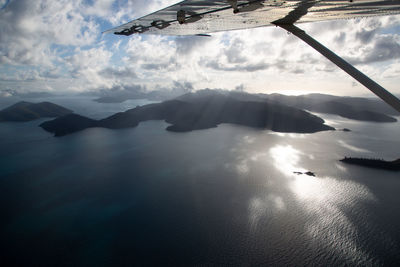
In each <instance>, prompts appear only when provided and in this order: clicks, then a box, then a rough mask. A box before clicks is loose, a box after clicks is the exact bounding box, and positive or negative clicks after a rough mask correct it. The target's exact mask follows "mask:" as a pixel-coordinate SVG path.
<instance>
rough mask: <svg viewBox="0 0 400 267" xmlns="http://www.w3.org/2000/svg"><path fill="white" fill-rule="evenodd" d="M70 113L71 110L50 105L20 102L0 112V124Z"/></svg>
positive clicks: (47, 103) (46, 103) (48, 103)
mask: <svg viewBox="0 0 400 267" xmlns="http://www.w3.org/2000/svg"><path fill="white" fill-rule="evenodd" d="M70 113H72V111H71V110H69V109H67V108H64V107H62V106H59V105H56V104H53V103H50V102H42V103H31V102H25V101H21V102H18V103H16V104H14V105H12V106H10V107H8V108H5V109H3V110H1V111H0V122H2V121H14V122H24V121H31V120H36V119H40V118H54V117H60V116H64V115H67V114H70Z"/></svg>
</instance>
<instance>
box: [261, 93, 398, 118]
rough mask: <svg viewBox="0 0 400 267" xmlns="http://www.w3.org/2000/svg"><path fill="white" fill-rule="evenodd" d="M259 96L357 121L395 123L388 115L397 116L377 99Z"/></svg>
mask: <svg viewBox="0 0 400 267" xmlns="http://www.w3.org/2000/svg"><path fill="white" fill-rule="evenodd" d="M261 95H262V96H263V97H264V98H267V99H271V100H275V101H278V102H280V103H282V104H285V105H288V106H292V107H296V108H299V109H305V110H308V111H311V112H318V113H326V114H334V115H338V116H341V117H343V118H347V119H352V120H357V121H370V122H381V123H384V122H397V119H396V118H395V117H393V116H389V115H388V114H390V115H397V112H396V111H395V110H394V109H393V108H391V107H390V106H388V105H386V104H385V103H384V102H383V101H379V100H378V99H368V98H361V97H340V96H333V95H326V94H308V95H300V96H287V95H281V94H270V95H266V94H261Z"/></svg>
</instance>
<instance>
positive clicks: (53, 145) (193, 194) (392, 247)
mask: <svg viewBox="0 0 400 267" xmlns="http://www.w3.org/2000/svg"><path fill="white" fill-rule="evenodd" d="M43 100H49V101H52V102H54V103H56V104H61V105H64V106H65V107H67V108H71V109H73V110H75V111H76V112H77V113H79V114H81V115H86V116H90V117H92V118H102V117H105V116H108V115H111V114H113V113H115V112H118V111H124V110H126V109H128V108H130V107H135V106H136V105H143V104H146V103H149V102H148V101H146V100H130V101H129V102H124V103H123V104H100V103H95V102H93V101H91V99H90V98H89V97H86V98H82V97H79V98H78V97H77V98H73V97H71V98H50V99H43ZM318 115H320V116H321V117H322V118H324V119H325V120H326V123H327V124H328V125H330V126H333V127H335V128H338V129H342V128H349V129H350V130H351V132H343V131H326V132H319V133H315V134H286V133H285V134H282V133H275V132H271V131H269V130H260V129H253V128H248V127H242V126H237V125H231V124H222V125H219V126H218V127H217V128H213V129H207V130H199V131H193V132H189V133H172V132H167V131H165V128H166V127H167V126H168V124H167V123H165V122H163V121H148V122H144V123H141V124H140V125H139V126H138V127H136V128H129V129H122V130H109V129H102V128H92V129H87V130H85V131H82V132H78V133H75V134H71V135H67V136H64V137H60V138H56V137H53V136H52V135H51V134H50V133H47V132H45V131H44V130H42V129H41V128H40V127H38V125H39V124H40V123H41V122H43V121H46V120H48V119H41V120H36V121H31V122H27V123H0V190H1V194H0V203H1V204H0V208H1V210H0V211H1V228H0V236H1V241H0V244H1V248H0V264H1V265H2V266H17V265H19V266H21V265H22V266H151V265H162V266H193V265H196V266H231V265H232V266H259V265H262V266H267V265H272V266H282V265H284V266H344V265H351V266H372V265H373V266H396V265H397V266H398V265H400V212H399V206H400V194H399V190H400V173H399V172H392V171H385V170H375V169H369V168H365V167H360V166H355V165H346V164H343V163H341V162H340V161H339V160H340V159H341V158H343V157H345V156H353V157H357V156H359V157H371V158H384V159H387V160H394V159H397V158H400V154H399V148H400V139H399V136H400V122H397V123H369V122H358V121H353V120H348V119H344V118H341V117H339V116H335V115H326V114H318ZM398 119H399V120H400V118H399V117H398ZM307 171H311V172H313V173H315V175H316V176H315V177H312V176H308V175H305V174H296V173H294V172H307Z"/></svg>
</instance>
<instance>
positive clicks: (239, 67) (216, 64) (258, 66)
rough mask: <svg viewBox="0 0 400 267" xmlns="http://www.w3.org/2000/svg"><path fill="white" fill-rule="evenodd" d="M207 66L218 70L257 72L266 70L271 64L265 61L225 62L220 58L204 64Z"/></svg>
mask: <svg viewBox="0 0 400 267" xmlns="http://www.w3.org/2000/svg"><path fill="white" fill-rule="evenodd" d="M204 65H205V66H206V67H208V68H211V69H214V70H218V71H244V72H255V71H260V70H266V69H268V68H269V65H268V64H267V63H264V62H258V63H250V64H249V63H246V64H224V63H222V62H220V61H218V60H211V61H208V62H206V63H205V64H204Z"/></svg>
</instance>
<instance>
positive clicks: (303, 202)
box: [250, 142, 376, 263]
mask: <svg viewBox="0 0 400 267" xmlns="http://www.w3.org/2000/svg"><path fill="white" fill-rule="evenodd" d="M342 144H345V143H344V142H342ZM347 148H349V147H347ZM269 153H270V155H271V158H272V159H273V164H274V166H275V167H276V169H278V170H279V171H280V172H281V173H283V174H284V175H285V177H286V178H287V182H288V188H289V189H290V191H291V192H292V193H293V195H294V196H295V199H296V201H297V205H299V206H300V207H301V208H302V209H303V211H302V212H303V214H306V216H307V221H308V224H307V226H306V234H307V235H308V236H309V237H310V238H312V239H313V240H317V241H318V242H319V243H320V244H324V246H326V248H328V249H329V250H330V251H336V253H338V254H343V256H344V257H345V258H347V259H354V258H358V259H360V261H361V262H364V263H368V262H369V260H370V259H371V257H370V255H368V253H366V252H365V251H364V249H363V248H362V247H360V246H359V245H358V244H357V242H356V240H357V239H356V238H355V237H356V236H357V235H358V232H357V228H356V227H355V226H354V225H353V223H352V222H351V220H349V218H348V217H347V214H346V211H344V210H343V207H346V209H350V210H351V209H352V208H356V205H358V203H360V202H374V201H376V199H375V197H374V196H373V194H372V193H371V192H370V191H369V190H368V188H367V187H365V186H363V185H361V184H358V183H356V182H353V181H342V180H338V179H335V178H331V177H312V176H307V175H305V174H300V175H298V174H295V173H293V172H294V171H296V172H306V171H307V170H306V169H304V168H303V167H302V166H301V165H300V164H299V163H300V161H301V158H302V157H307V156H306V154H305V153H303V152H301V151H299V150H297V149H295V148H294V147H293V146H291V145H276V146H274V147H272V148H271V149H270V150H269ZM274 198H275V199H278V198H276V197H274ZM280 201H281V203H283V205H282V206H283V207H284V206H285V205H284V203H285V201H287V199H286V198H285V199H282V198H281V199H280ZM289 201H290V200H289ZM259 202H260V201H259V200H258V202H254V203H252V205H251V209H250V210H251V212H250V220H251V222H252V226H256V225H257V222H258V220H259V216H260V215H259V214H260V212H261V211H263V210H264V209H265V206H267V205H266V204H265V203H274V201H271V199H266V201H264V205H262V204H260V203H259ZM255 204H257V205H255ZM270 208H275V210H282V208H281V209H279V208H278V207H270ZM264 213H265V211H264Z"/></svg>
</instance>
